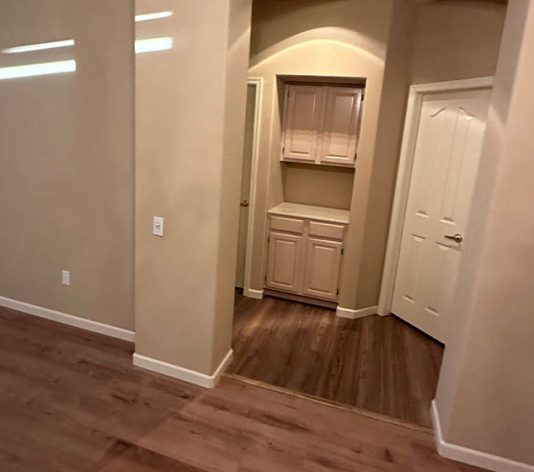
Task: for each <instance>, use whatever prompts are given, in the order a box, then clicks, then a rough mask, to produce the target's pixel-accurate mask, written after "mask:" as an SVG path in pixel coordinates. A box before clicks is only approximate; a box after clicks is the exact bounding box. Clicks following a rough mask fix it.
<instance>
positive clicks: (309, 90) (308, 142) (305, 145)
mask: <svg viewBox="0 0 534 472" xmlns="http://www.w3.org/2000/svg"><path fill="white" fill-rule="evenodd" d="M286 87H287V96H286V104H285V113H284V137H283V149H282V158H283V159H290V160H299V161H306V162H310V161H311V162H315V160H316V155H317V141H318V138H319V120H320V116H321V113H322V110H321V108H322V106H323V95H324V92H323V90H324V87H312V86H307V85H287V86H286Z"/></svg>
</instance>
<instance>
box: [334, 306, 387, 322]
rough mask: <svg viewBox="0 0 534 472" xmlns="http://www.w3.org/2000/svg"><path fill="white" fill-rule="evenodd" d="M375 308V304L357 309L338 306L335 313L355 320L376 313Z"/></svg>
mask: <svg viewBox="0 0 534 472" xmlns="http://www.w3.org/2000/svg"><path fill="white" fill-rule="evenodd" d="M377 310H378V307H377V306H369V307H367V308H358V309H357V310H351V309H350V308H342V307H340V306H338V307H337V310H336V315H337V316H339V317H340V318H348V319H350V320H355V319H357V318H363V317H365V316H370V315H376V314H377Z"/></svg>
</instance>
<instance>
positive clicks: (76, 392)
mask: <svg viewBox="0 0 534 472" xmlns="http://www.w3.org/2000/svg"><path fill="white" fill-rule="evenodd" d="M132 350H133V345H132V344H129V343H126V342H123V341H118V340H114V339H111V338H106V337H104V336H100V335H97V334H92V333H88V332H85V331H81V330H78V329H76V328H71V327H67V326H63V325H59V324H56V323H53V322H50V321H46V320H41V319H38V318H33V317H30V316H28V315H22V314H18V313H17V312H14V311H11V310H7V309H4V308H0V470H1V471H2V472H158V471H159V472H303V471H306V472H308V471H309V472H328V471H334V472H336V471H339V472H341V471H343V472H352V471H354V472H371V471H372V472H377V471H386V472H387V471H392V472H460V471H463V472H471V471H476V470H480V469H476V468H474V467H469V466H465V465H462V464H459V463H456V462H452V461H448V460H445V459H443V458H441V457H439V456H438V455H437V453H436V452H435V447H434V439H433V436H432V434H431V432H430V431H427V430H424V429H417V428H410V427H406V426H399V425H395V424H391V423H388V422H384V421H379V420H376V419H373V418H370V417H367V416H364V415H359V414H356V413H353V412H350V411H346V410H344V409H342V408H338V407H333V406H329V405H324V404H321V403H318V402H315V401H312V400H309V399H305V398H299V397H296V396H292V395H287V394H283V393H277V392H273V391H270V390H268V389H265V388H260V387H257V386H253V385H248V384H245V383H241V382H238V381H235V380H232V379H223V380H222V381H221V382H220V384H219V385H218V386H217V387H216V388H215V389H213V390H204V389H201V388H199V387H195V386H192V385H189V384H186V383H183V382H179V381H177V380H173V379H169V378H167V377H163V376H160V375H158V374H153V373H150V372H148V371H144V370H142V369H138V368H135V367H133V366H132V357H131V356H132Z"/></svg>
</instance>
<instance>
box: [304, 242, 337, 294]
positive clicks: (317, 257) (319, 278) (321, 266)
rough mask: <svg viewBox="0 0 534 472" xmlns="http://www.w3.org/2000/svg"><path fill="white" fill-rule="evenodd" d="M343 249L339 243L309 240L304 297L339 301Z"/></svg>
mask: <svg viewBox="0 0 534 472" xmlns="http://www.w3.org/2000/svg"><path fill="white" fill-rule="evenodd" d="M342 248H343V243H341V242H339V241H325V240H321V239H312V238H310V239H309V240H308V247H307V251H306V266H305V268H304V287H303V295H307V296H310V297H319V298H324V299H327V300H336V299H337V288H338V281H339V269H340V265H341V249H342Z"/></svg>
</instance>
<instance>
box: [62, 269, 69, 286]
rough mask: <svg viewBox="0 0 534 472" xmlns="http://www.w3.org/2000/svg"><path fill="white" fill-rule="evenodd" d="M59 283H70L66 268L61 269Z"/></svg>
mask: <svg viewBox="0 0 534 472" xmlns="http://www.w3.org/2000/svg"><path fill="white" fill-rule="evenodd" d="M61 283H62V284H63V285H70V271H68V270H62V271H61Z"/></svg>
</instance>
